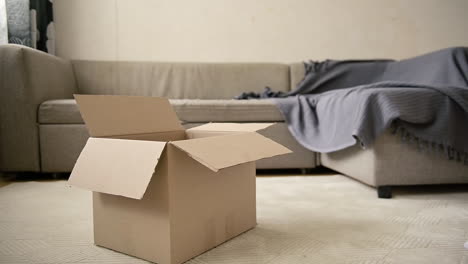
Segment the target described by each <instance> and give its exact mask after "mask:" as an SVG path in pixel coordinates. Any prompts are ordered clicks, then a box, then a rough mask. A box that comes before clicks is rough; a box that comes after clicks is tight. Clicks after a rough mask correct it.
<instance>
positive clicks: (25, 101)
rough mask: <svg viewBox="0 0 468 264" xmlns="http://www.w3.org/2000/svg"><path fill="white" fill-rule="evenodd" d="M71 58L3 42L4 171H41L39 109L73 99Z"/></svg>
mask: <svg viewBox="0 0 468 264" xmlns="http://www.w3.org/2000/svg"><path fill="white" fill-rule="evenodd" d="M75 91H76V82H75V77H74V74H73V68H72V65H71V63H70V62H69V61H66V60H63V59H60V58H58V57H55V56H52V55H49V54H47V53H44V52H41V51H37V50H34V49H31V48H28V47H24V46H19V45H11V44H8V45H0V171H33V172H39V171H40V170H41V167H40V156H39V132H38V124H37V110H38V107H39V105H40V104H41V103H42V102H44V101H45V100H51V99H66V98H72V97H73V93H74V92H75Z"/></svg>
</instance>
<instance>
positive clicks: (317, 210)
mask: <svg viewBox="0 0 468 264" xmlns="http://www.w3.org/2000/svg"><path fill="white" fill-rule="evenodd" d="M257 182H258V227H257V228H255V229H254V230H252V231H249V232H247V233H245V234H243V235H241V236H239V237H237V238H235V239H233V240H231V241H229V242H227V243H225V244H223V245H221V246H219V247H218V248H216V249H213V250H211V251H209V252H207V253H205V254H203V255H201V256H199V257H197V258H195V259H193V260H191V261H189V262H188V263H192V264H205V263H221V264H224V263H287V264H295V263H321V264H322V263H325V264H326V263H347V264H389V263H409V264H419V263H421V264H427V263H437V264H443V263H454V264H455V263H456V264H461V263H468V250H467V249H464V247H463V244H464V242H465V241H467V240H468V188H467V187H466V186H465V187H457V188H455V187H443V188H440V187H428V188H409V189H408V188H404V189H398V190H397V192H396V193H395V194H396V196H395V198H394V199H391V200H382V199H377V198H376V193H375V190H374V189H372V188H369V187H367V186H364V185H362V184H360V183H358V182H355V181H353V180H351V179H348V178H346V177H343V176H339V175H336V176H313V177H274V178H264V177H262V178H258V180H257ZM90 198H91V195H90V193H89V192H87V191H83V190H80V189H76V188H71V187H68V186H66V182H65V181H47V182H15V183H11V184H8V185H6V186H3V187H1V188H0V212H1V214H0V263H8V264H14V263H80V264H84V263H102V264H105V263H108V264H117V263H146V262H145V261H142V260H139V259H136V258H132V257H129V256H126V255H123V254H119V253H116V252H113V251H110V250H107V249H103V248H99V247H96V246H94V245H93V243H92V226H91V199H90Z"/></svg>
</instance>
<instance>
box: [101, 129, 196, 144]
mask: <svg viewBox="0 0 468 264" xmlns="http://www.w3.org/2000/svg"><path fill="white" fill-rule="evenodd" d="M106 138H120V139H133V140H149V141H166V142H167V141H175V140H184V139H187V136H186V134H185V131H183V130H179V131H169V132H156V133H145V134H131V135H120V136H110V137H106Z"/></svg>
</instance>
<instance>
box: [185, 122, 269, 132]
mask: <svg viewBox="0 0 468 264" xmlns="http://www.w3.org/2000/svg"><path fill="white" fill-rule="evenodd" d="M272 125H274V123H208V124H204V125H201V126H197V127H192V128H190V129H187V131H213V132H215V131H216V132H256V131H259V130H262V129H265V128H267V127H270V126H272Z"/></svg>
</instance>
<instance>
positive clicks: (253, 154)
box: [170, 132, 291, 172]
mask: <svg viewBox="0 0 468 264" xmlns="http://www.w3.org/2000/svg"><path fill="white" fill-rule="evenodd" d="M170 144H172V145H174V146H176V147H177V148H179V149H181V150H182V151H184V152H186V153H187V154H188V155H189V156H191V157H192V158H193V159H195V160H197V161H198V162H200V163H201V164H203V165H205V166H206V167H208V168H209V169H211V170H213V171H215V172H217V171H218V170H220V169H223V168H227V167H231V166H234V165H238V164H241V163H245V162H249V161H255V160H259V159H263V158H269V157H273V156H277V155H281V154H287V153H291V151H290V150H289V149H287V148H286V147H284V146H282V145H280V144H278V143H276V142H274V141H273V140H271V139H268V138H266V137H264V136H262V135H260V134H258V133H255V132H245V133H238V134H237V133H236V134H231V135H225V136H217V137H205V138H197V139H190V140H181V141H174V142H171V143H170Z"/></svg>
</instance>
